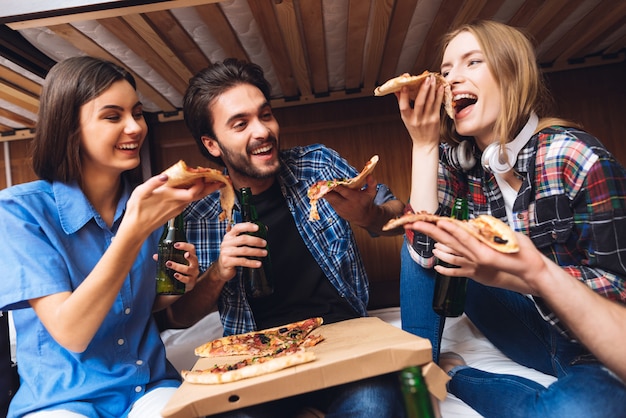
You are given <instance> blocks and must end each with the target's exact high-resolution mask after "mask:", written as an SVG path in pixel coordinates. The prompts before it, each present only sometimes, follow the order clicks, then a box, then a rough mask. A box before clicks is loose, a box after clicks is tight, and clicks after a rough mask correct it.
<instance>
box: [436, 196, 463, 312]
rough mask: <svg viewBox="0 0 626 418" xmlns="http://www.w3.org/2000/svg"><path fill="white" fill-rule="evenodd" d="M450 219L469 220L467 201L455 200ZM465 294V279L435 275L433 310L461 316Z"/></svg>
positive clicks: (441, 262) (445, 264)
mask: <svg viewBox="0 0 626 418" xmlns="http://www.w3.org/2000/svg"><path fill="white" fill-rule="evenodd" d="M452 217H453V218H456V219H459V220H462V221H465V220H468V219H469V210H468V207H467V199H465V198H462V197H458V198H456V200H455V201H454V207H453V208H452ZM438 263H439V265H441V266H445V267H452V268H454V267H457V266H453V265H451V264H449V263H446V262H443V261H441V260H439V261H438ZM466 292H467V278H466V277H450V276H444V275H443V274H439V273H436V275H435V293H434V294H433V310H434V311H435V312H436V313H438V314H439V315H443V316H447V317H456V316H461V315H462V314H463V312H464V311H465V294H466Z"/></svg>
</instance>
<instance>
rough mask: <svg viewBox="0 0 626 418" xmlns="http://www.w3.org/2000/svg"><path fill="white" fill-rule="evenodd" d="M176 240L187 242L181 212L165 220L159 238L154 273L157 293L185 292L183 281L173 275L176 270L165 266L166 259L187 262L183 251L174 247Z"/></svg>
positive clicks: (173, 293)
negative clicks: (165, 222) (156, 265)
mask: <svg viewBox="0 0 626 418" xmlns="http://www.w3.org/2000/svg"><path fill="white" fill-rule="evenodd" d="M176 242H187V236H186V235H185V223H184V221H183V214H182V213H181V214H180V215H178V216H177V217H175V218H172V219H170V220H169V221H167V224H166V225H165V226H164V227H163V234H162V235H161V239H160V240H159V251H158V255H159V260H158V267H157V275H156V292H157V295H182V294H184V293H185V283H183V282H181V281H180V280H177V279H176V278H175V277H174V273H176V270H172V269H169V268H167V267H166V266H165V263H166V262H167V261H168V260H172V261H174V262H176V263H179V264H189V262H188V261H187V259H185V251H183V250H179V249H176V248H174V243H176Z"/></svg>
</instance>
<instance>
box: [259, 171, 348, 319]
mask: <svg viewBox="0 0 626 418" xmlns="http://www.w3.org/2000/svg"><path fill="white" fill-rule="evenodd" d="M252 203H253V204H254V206H255V207H256V211H257V214H258V216H259V220H261V222H263V223H265V225H267V227H268V232H267V241H268V246H269V252H270V257H271V261H272V270H273V277H274V293H273V294H272V295H270V296H267V297H264V298H258V299H250V300H249V302H250V306H251V308H252V312H253V314H254V319H255V321H256V324H257V328H258V329H264V328H269V327H274V326H278V325H283V324H287V323H291V322H295V321H299V320H302V319H306V318H311V317H317V316H321V317H323V318H324V323H327V324H328V323H333V322H337V321H341V320H344V319H351V318H356V317H358V316H359V315H358V314H357V313H356V312H355V311H354V309H352V307H351V306H350V305H349V304H348V303H347V302H346V301H345V300H344V299H343V298H341V296H339V293H338V292H337V289H335V287H334V286H333V285H332V284H331V283H330V281H329V280H328V278H327V277H326V275H325V274H324V273H323V272H322V269H321V268H320V266H319V265H318V264H317V262H316V261H315V259H314V258H313V256H312V255H311V252H310V251H309V249H308V248H307V247H306V244H305V243H304V241H303V239H302V236H301V235H300V233H299V232H298V230H297V227H296V223H295V221H294V219H293V216H292V215H291V212H290V211H289V207H288V206H287V202H286V201H285V198H284V197H283V195H282V193H281V191H280V185H279V184H278V182H274V185H272V187H270V188H269V189H268V190H266V191H265V192H263V193H261V194H259V195H256V196H252Z"/></svg>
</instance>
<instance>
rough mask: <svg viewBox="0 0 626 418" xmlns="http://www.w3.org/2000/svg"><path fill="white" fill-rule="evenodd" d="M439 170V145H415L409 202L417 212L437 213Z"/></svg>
mask: <svg viewBox="0 0 626 418" xmlns="http://www.w3.org/2000/svg"><path fill="white" fill-rule="evenodd" d="M438 168H439V146H438V145H428V144H427V145H415V144H414V145H413V148H412V161H411V195H410V196H411V197H410V200H409V202H410V203H411V207H412V208H413V210H414V211H415V212H419V211H426V212H428V213H435V211H436V210H437V208H438V207H439V200H438V196H437V172H438Z"/></svg>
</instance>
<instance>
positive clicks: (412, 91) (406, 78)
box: [374, 70, 454, 119]
mask: <svg viewBox="0 0 626 418" xmlns="http://www.w3.org/2000/svg"><path fill="white" fill-rule="evenodd" d="M431 75H432V76H433V77H435V80H436V81H437V87H439V86H444V99H443V105H444V108H445V109H446V113H447V114H448V116H450V118H451V119H454V103H453V100H452V90H451V89H450V85H449V84H448V82H447V81H446V79H445V78H444V77H443V76H442V75H441V74H439V73H434V72H431V71H428V70H426V71H424V72H423V73H422V74H420V75H410V74H402V75H400V76H398V77H394V78H391V79H389V80H387V81H386V82H385V83H383V84H382V85H380V86H378V87H376V88H375V89H374V96H385V95H387V94H391V93H395V92H397V91H400V90H401V89H402V87H404V86H408V87H409V98H410V99H411V100H415V98H416V97H417V93H418V91H419V88H420V86H421V85H422V83H423V82H424V81H426V79H427V78H428V77H429V76H431Z"/></svg>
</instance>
